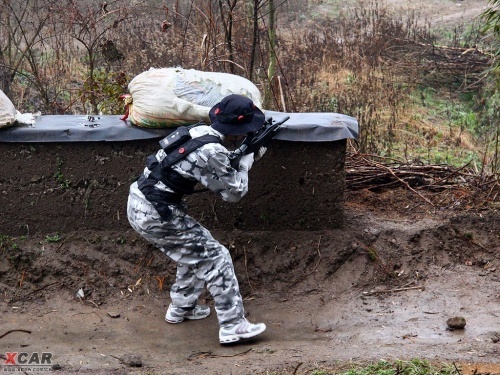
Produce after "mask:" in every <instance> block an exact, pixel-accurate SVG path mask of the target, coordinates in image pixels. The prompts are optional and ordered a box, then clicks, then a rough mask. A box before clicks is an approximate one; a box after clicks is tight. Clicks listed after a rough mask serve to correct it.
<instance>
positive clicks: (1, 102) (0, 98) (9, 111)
mask: <svg viewBox="0 0 500 375" xmlns="http://www.w3.org/2000/svg"><path fill="white" fill-rule="evenodd" d="M16 114H17V111H16V107H14V104H12V102H11V101H10V99H9V98H8V97H7V95H5V93H4V92H3V91H2V90H0V128H6V127H8V126H12V125H14V123H15V122H16Z"/></svg>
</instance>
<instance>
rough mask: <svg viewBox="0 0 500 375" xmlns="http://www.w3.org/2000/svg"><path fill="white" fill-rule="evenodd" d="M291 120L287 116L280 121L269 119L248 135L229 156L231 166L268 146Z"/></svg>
mask: <svg viewBox="0 0 500 375" xmlns="http://www.w3.org/2000/svg"><path fill="white" fill-rule="evenodd" d="M289 118H290V116H286V117H284V118H283V119H281V120H280V121H273V118H272V117H268V118H267V119H266V122H265V123H264V125H263V126H262V128H260V129H259V130H257V131H256V132H253V133H250V134H248V135H247V136H246V137H245V139H244V140H243V142H242V143H241V146H240V147H238V148H237V149H236V150H234V151H233V152H232V153H231V155H230V156H229V159H230V160H231V164H233V165H234V164H236V163H235V161H237V160H239V158H240V157H241V156H243V155H247V154H251V153H252V152H257V151H259V149H260V148H261V147H265V146H267V145H268V144H269V142H271V139H273V138H274V136H275V135H276V134H278V133H279V132H280V130H281V125H283V123H284V122H285V121H287V120H288V119H289Z"/></svg>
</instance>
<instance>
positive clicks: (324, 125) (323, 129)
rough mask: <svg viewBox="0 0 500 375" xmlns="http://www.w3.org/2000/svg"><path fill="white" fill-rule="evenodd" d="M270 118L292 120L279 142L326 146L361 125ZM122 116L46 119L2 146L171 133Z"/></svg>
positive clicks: (2, 137) (337, 119) (12, 131)
mask: <svg viewBox="0 0 500 375" xmlns="http://www.w3.org/2000/svg"><path fill="white" fill-rule="evenodd" d="M265 113H266V116H267V117H272V118H273V120H276V121H279V120H280V119H282V118H283V117H285V116H290V119H289V120H288V121H287V122H285V123H284V124H283V130H282V131H280V133H278V135H277V136H276V137H275V138H276V139H279V140H283V141H303V142H327V141H337V140H340V139H347V138H352V139H357V138H358V132H359V130H358V122H357V121H356V119H355V118H353V117H349V116H346V115H341V114H338V113H316V112H314V113H284V112H275V111H266V112H265ZM120 117H121V116H109V115H107V116H91V117H89V116H83V115H43V116H39V117H37V118H36V119H35V124H34V125H18V126H14V127H10V128H5V129H0V142H19V143H21V142H100V141H101V142H102V141H107V142H113V141H131V140H140V139H151V138H161V137H163V136H165V135H167V134H169V133H170V132H172V130H173V129H172V128H168V129H147V128H141V127H138V126H135V125H132V124H131V123H130V122H129V121H123V120H121V119H120Z"/></svg>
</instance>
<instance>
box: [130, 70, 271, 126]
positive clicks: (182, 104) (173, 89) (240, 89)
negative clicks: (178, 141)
mask: <svg viewBox="0 0 500 375" xmlns="http://www.w3.org/2000/svg"><path fill="white" fill-rule="evenodd" d="M128 89H129V92H130V95H129V97H128V98H125V101H126V103H127V104H128V108H127V110H128V117H129V118H130V121H131V122H132V123H133V124H135V125H137V126H142V127H148V128H161V127H176V126H180V125H185V124H193V123H196V122H198V121H206V122H209V121H210V119H209V117H208V112H209V111H210V108H212V107H213V106H214V105H215V104H217V103H218V102H220V101H221V100H222V99H223V98H224V97H225V96H227V95H230V94H240V95H244V96H246V97H248V98H250V99H252V101H253V102H254V104H255V105H256V106H257V107H259V108H260V107H261V106H262V99H261V95H260V92H259V90H258V88H257V87H256V86H255V85H254V84H253V83H252V82H251V81H249V80H248V79H246V78H243V77H241V76H237V75H234V74H228V73H217V72H202V71H198V70H195V69H188V70H187V69H182V68H162V69H154V68H152V69H150V70H148V71H146V72H143V73H141V74H139V75H137V76H136V77H134V78H133V79H132V80H131V81H130V83H129V85H128Z"/></svg>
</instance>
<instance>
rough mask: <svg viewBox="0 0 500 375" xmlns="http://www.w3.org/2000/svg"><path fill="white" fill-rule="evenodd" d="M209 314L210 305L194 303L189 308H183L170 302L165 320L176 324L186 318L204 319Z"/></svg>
mask: <svg viewBox="0 0 500 375" xmlns="http://www.w3.org/2000/svg"><path fill="white" fill-rule="evenodd" d="M209 315H210V307H209V306H206V305H196V306H195V307H194V308H193V309H191V310H184V309H181V308H180V307H177V306H174V305H172V304H170V306H168V310H167V313H166V314H165V321H166V322H167V323H171V324H177V323H181V322H183V321H184V319H188V320H198V319H205V318H206V317H208V316H209Z"/></svg>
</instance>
